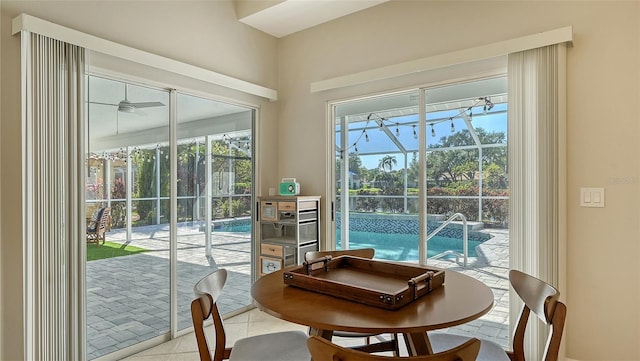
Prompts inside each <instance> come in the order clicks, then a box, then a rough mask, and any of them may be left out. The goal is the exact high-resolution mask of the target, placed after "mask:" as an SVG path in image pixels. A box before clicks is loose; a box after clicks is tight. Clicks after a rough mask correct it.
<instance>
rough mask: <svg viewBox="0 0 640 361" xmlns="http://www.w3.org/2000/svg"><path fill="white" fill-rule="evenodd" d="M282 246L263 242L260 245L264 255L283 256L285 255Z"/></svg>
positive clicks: (261, 252)
mask: <svg viewBox="0 0 640 361" xmlns="http://www.w3.org/2000/svg"><path fill="white" fill-rule="evenodd" d="M282 250H283V248H282V246H278V245H275V244H261V245H260V254H262V255H264V256H274V257H280V258H282V257H283V256H284V252H282Z"/></svg>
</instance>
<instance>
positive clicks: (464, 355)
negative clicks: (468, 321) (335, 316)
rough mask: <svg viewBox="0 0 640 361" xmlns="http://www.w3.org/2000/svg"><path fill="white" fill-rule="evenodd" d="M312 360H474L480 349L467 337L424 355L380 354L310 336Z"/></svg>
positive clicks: (476, 341) (308, 341)
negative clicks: (443, 348)
mask: <svg viewBox="0 0 640 361" xmlns="http://www.w3.org/2000/svg"><path fill="white" fill-rule="evenodd" d="M307 345H308V346H309V351H310V352H311V356H312V357H313V361H392V360H404V361H474V360H475V359H476V356H478V351H479V350H480V340H478V339H477V338H473V339H469V340H467V341H466V342H465V343H463V344H462V345H459V346H457V347H454V348H452V349H449V350H446V351H443V352H440V353H436V354H433V355H425V356H410V357H399V356H392V357H390V356H382V355H372V354H369V353H366V352H362V351H358V350H354V349H351V348H345V347H342V346H338V345H336V344H334V343H331V342H330V341H327V340H325V339H324V338H321V337H318V336H311V337H309V340H307Z"/></svg>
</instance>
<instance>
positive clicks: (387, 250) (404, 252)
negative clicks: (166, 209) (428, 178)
mask: <svg viewBox="0 0 640 361" xmlns="http://www.w3.org/2000/svg"><path fill="white" fill-rule="evenodd" d="M214 231H215V232H238V233H250V232H251V224H235V225H232V224H228V225H220V226H216V227H215V229H214ZM336 235H337V238H338V249H340V248H341V246H342V245H341V241H340V240H341V239H342V237H341V235H340V230H339V229H338V230H337V231H336ZM480 244H482V241H474V240H469V248H468V250H469V254H468V255H469V257H476V246H478V245H480ZM462 247H463V246H462V240H461V239H457V238H449V237H441V236H435V237H433V238H431V239H430V240H429V244H428V247H427V257H433V256H435V255H437V254H440V253H442V252H445V251H448V250H453V251H456V252H459V253H460V254H462ZM349 248H375V249H376V258H378V259H386V260H391V261H418V235H416V234H389V233H375V232H360V231H351V232H349ZM452 257H454V256H452Z"/></svg>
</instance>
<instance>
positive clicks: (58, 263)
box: [23, 33, 84, 360]
mask: <svg viewBox="0 0 640 361" xmlns="http://www.w3.org/2000/svg"><path fill="white" fill-rule="evenodd" d="M25 36H29V37H30V39H29V40H28V41H24V42H23V46H29V49H28V50H26V51H25V50H23V55H25V56H26V57H27V58H28V59H23V61H25V63H26V64H30V65H29V66H27V67H26V68H25V70H27V71H26V74H24V75H23V76H24V79H23V86H24V87H25V93H24V94H25V96H24V97H23V98H24V100H23V102H24V103H23V106H24V109H25V111H24V113H23V114H24V115H26V116H25V117H23V122H24V124H23V129H25V135H24V137H25V139H24V147H25V151H24V152H23V157H24V159H23V165H24V167H25V168H26V169H25V170H24V173H23V174H24V175H25V182H24V183H25V189H24V192H25V194H24V195H23V199H24V201H25V204H24V209H25V218H24V229H25V232H24V234H25V239H24V244H25V247H24V248H25V257H26V259H27V262H25V267H26V268H27V269H26V270H25V274H26V275H27V277H26V279H25V299H26V300H27V302H26V304H27V306H26V307H25V313H26V314H27V315H25V320H26V323H27V324H26V326H25V338H26V342H25V345H26V346H25V347H26V350H25V356H26V357H27V358H28V359H33V360H71V359H74V360H77V359H82V358H83V357H84V356H83V355H82V349H83V347H84V346H80V345H82V344H83V343H84V342H83V339H82V337H81V335H82V332H81V331H80V330H81V327H82V324H81V323H82V321H81V310H82V307H81V305H80V303H79V302H78V299H80V298H79V297H78V295H79V290H80V285H79V280H80V279H81V277H80V276H81V269H82V264H81V262H82V260H83V257H82V252H83V251H84V248H82V247H80V244H84V242H83V240H82V239H81V235H82V233H81V231H80V230H81V227H80V224H79V218H80V214H79V209H80V207H81V206H82V203H83V200H82V195H81V192H80V190H81V189H82V186H81V184H82V183H81V182H82V177H83V176H82V169H83V168H82V167H81V164H82V159H83V157H82V154H81V153H80V150H81V149H80V148H79V147H78V144H82V143H81V140H82V133H81V132H80V130H81V129H82V125H81V124H82V120H83V118H82V115H83V112H82V109H83V108H82V98H81V97H82V95H83V91H82V88H83V79H84V50H83V49H81V48H78V47H75V46H72V45H69V44H65V43H62V42H60V41H57V40H53V39H50V38H47V37H44V36H41V35H37V34H29V33H23V37H25ZM81 242H82V243H81Z"/></svg>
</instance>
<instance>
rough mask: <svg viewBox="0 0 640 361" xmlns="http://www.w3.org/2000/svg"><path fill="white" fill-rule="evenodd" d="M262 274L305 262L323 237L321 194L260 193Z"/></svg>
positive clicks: (260, 271)
mask: <svg viewBox="0 0 640 361" xmlns="http://www.w3.org/2000/svg"><path fill="white" fill-rule="evenodd" d="M258 206H259V210H258V212H259V216H258V217H259V218H258V221H259V241H260V262H259V265H258V271H259V274H260V276H263V275H265V274H268V273H271V272H273V271H276V270H279V269H281V268H283V267H286V266H293V265H297V264H302V262H303V261H304V254H305V253H306V252H308V251H317V250H318V244H319V240H320V196H269V197H260V198H259V200H258Z"/></svg>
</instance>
